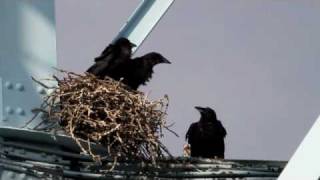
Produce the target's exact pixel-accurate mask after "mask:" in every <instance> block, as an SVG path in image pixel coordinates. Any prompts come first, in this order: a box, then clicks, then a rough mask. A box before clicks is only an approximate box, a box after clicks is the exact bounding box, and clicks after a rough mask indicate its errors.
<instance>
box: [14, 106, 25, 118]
mask: <svg viewBox="0 0 320 180" xmlns="http://www.w3.org/2000/svg"><path fill="white" fill-rule="evenodd" d="M16 113H17V114H19V115H21V116H23V115H25V111H24V110H23V109H22V108H21V107H18V108H17V109H16Z"/></svg>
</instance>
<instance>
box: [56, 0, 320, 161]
mask: <svg viewBox="0 0 320 180" xmlns="http://www.w3.org/2000/svg"><path fill="white" fill-rule="evenodd" d="M138 3H139V0H122V1H119V0H90V1H88V0H56V26H57V27H56V28H57V29H56V31H57V51H58V65H59V67H60V68H63V69H66V70H71V71H75V72H84V71H85V70H86V69H87V68H88V67H89V66H90V65H92V64H93V58H94V57H95V56H97V55H98V54H100V53H101V51H102V50H103V49H104V48H105V46H107V45H108V44H109V43H110V42H111V40H112V39H113V38H114V37H115V36H116V35H117V33H118V31H119V29H120V28H121V26H122V25H123V24H124V23H125V21H126V20H127V19H128V17H129V16H130V14H131V13H132V11H133V10H134V9H135V8H136V6H137V5H138ZM319 19H320V3H319V1H316V0H315V1H308V0H306V1H300V0H282V1H273V0H272V1H251V0H242V1H224V0H214V1H213V0H201V1H194V0H176V2H175V3H174V4H173V6H172V7H171V8H170V9H169V11H168V12H167V14H166V15H165V16H164V17H163V19H162V20H161V21H160V23H159V24H158V26H157V27H156V28H155V29H154V31H153V32H152V33H151V34H150V36H149V37H148V38H147V39H146V40H145V42H144V44H143V45H142V46H141V47H140V49H139V50H138V51H137V53H136V54H135V56H140V55H143V54H145V53H147V52H150V51H158V52H160V53H162V54H163V55H164V56H165V57H167V58H168V59H169V60H170V61H171V62H172V64H171V65H159V66H158V67H156V68H155V74H154V77H153V79H152V80H151V82H150V83H149V84H148V85H147V86H146V87H143V88H140V90H142V91H144V92H150V93H151V97H152V98H160V97H162V96H163V95H164V94H168V95H169V97H170V105H169V106H170V107H169V112H168V117H167V119H168V121H169V122H170V123H171V122H174V123H175V126H174V127H173V129H174V130H175V131H176V132H177V133H178V134H179V135H180V137H179V138H176V137H175V136H173V135H171V134H170V133H166V136H165V138H164V139H163V142H164V143H165V144H166V145H167V146H168V147H169V150H170V151H171V152H172V153H173V154H174V155H181V154H182V146H183V144H184V143H185V140H184V135H185V132H186V130H187V128H188V127H189V125H190V124H191V123H192V122H195V121H197V120H198V119H199V114H198V112H197V111H196V110H195V109H194V106H197V105H200V106H210V107H212V108H213V109H215V110H216V112H217V115H218V118H219V119H220V120H221V121H222V123H223V124H224V125H225V127H226V129H227V131H228V135H227V138H226V158H228V159H266V160H288V159H289V158H290V156H291V155H292V154H293V153H294V151H295V149H296V147H297V146H298V145H299V143H300V142H301V141H302V139H303V137H304V135H305V134H306V133H307V131H308V130H309V128H310V127H311V126H312V124H313V122H314V121H315V120H316V118H317V116H318V115H319V114H320V108H319V107H320V93H319V92H320V84H319V81H318V77H320V71H319V68H320V60H319V57H320V36H319V35H318V34H319V32H320V20H319Z"/></svg>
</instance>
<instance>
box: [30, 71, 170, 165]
mask: <svg viewBox="0 0 320 180" xmlns="http://www.w3.org/2000/svg"><path fill="white" fill-rule="evenodd" d="M60 71H61V72H62V73H63V74H64V78H62V79H59V78H57V77H56V76H53V80H54V81H56V82H57V84H58V86H57V87H48V86H46V85H45V84H43V83H41V82H39V81H36V80H35V81H36V82H37V83H38V84H40V85H42V86H43V87H45V88H47V89H48V88H52V89H53V91H52V93H51V94H49V95H47V96H45V98H44V102H43V104H42V106H41V108H40V109H41V111H42V112H44V111H45V113H47V116H48V118H49V120H50V121H59V124H60V126H61V127H62V128H63V129H64V131H65V132H66V133H67V134H69V135H70V136H71V137H72V138H73V139H74V140H75V141H76V142H77V143H78V145H79V146H80V148H81V150H82V151H83V152H84V153H86V154H89V155H91V156H92V157H93V159H94V160H95V161H98V162H100V156H98V155H95V154H94V153H92V151H91V148H90V146H87V145H86V146H84V145H83V143H81V142H80V139H82V140H85V141H86V142H88V144H90V142H95V143H98V144H101V145H103V146H104V147H105V148H106V149H107V152H108V154H109V156H110V157H111V158H113V159H114V161H115V162H116V160H117V159H121V158H123V159H128V158H130V159H140V160H147V161H151V162H152V163H155V162H156V159H158V158H160V157H164V156H167V155H170V153H169V152H168V150H167V149H166V147H165V146H164V145H163V144H162V143H161V142H160V140H159V139H160V137H162V136H163V133H162V130H163V129H164V128H165V129H168V126H166V121H165V116H166V111H167V107H168V97H167V95H165V96H164V98H162V99H160V100H157V101H150V100H148V99H147V97H146V96H145V94H144V93H142V92H140V91H134V90H131V89H130V88H129V87H127V86H126V85H124V84H122V83H121V82H119V81H115V80H113V79H111V78H105V79H104V80H100V79H97V78H96V77H95V76H93V75H90V74H85V75H79V74H75V73H71V72H66V71H62V70H60ZM168 130H169V129H168ZM170 131H171V130H170ZM171 132H172V131H171ZM173 133H174V132H173Z"/></svg>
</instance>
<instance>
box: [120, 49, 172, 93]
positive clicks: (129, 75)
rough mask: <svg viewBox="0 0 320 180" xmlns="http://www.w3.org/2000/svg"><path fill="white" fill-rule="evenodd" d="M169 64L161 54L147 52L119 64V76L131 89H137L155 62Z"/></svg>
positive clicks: (149, 73) (142, 83)
mask: <svg viewBox="0 0 320 180" xmlns="http://www.w3.org/2000/svg"><path fill="white" fill-rule="evenodd" d="M161 63H167V64H171V62H170V61H168V60H167V59H166V58H164V57H163V56H162V55H161V54H159V53H156V52H151V53H148V54H146V55H144V56H141V57H138V58H134V59H132V60H130V61H126V62H125V63H124V65H123V66H121V67H120V66H119V70H118V72H119V74H121V75H119V76H121V77H122V78H123V80H122V82H123V83H124V84H126V85H128V86H129V87H130V88H131V89H134V90H137V89H138V87H139V86H140V85H145V84H146V82H148V81H149V80H150V78H151V77H152V74H153V67H154V66H155V65H157V64H161Z"/></svg>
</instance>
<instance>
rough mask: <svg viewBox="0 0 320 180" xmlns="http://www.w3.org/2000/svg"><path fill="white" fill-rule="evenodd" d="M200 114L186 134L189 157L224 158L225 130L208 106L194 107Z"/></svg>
mask: <svg viewBox="0 0 320 180" xmlns="http://www.w3.org/2000/svg"><path fill="white" fill-rule="evenodd" d="M195 108H196V109H197V110H198V111H199V112H200V114H201V118H200V120H199V121H198V122H195V123H192V124H191V125H190V127H189V129H188V132H187V134H186V139H187V140H188V143H189V144H190V146H191V157H203V158H224V150H225V147H224V138H225V136H226V135H227V132H226V130H225V128H224V127H223V125H222V124H221V122H220V121H219V120H217V116H216V113H215V111H214V110H213V109H211V108H209V107H205V108H203V107H199V106H196V107H195Z"/></svg>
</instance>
